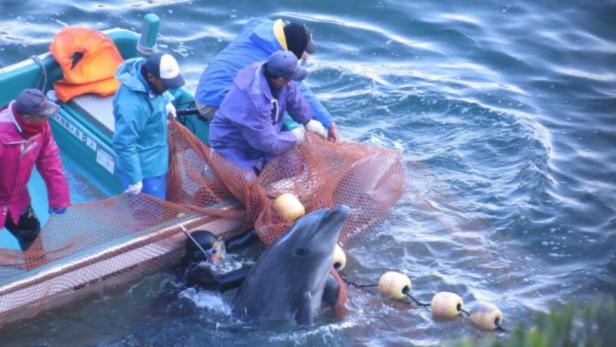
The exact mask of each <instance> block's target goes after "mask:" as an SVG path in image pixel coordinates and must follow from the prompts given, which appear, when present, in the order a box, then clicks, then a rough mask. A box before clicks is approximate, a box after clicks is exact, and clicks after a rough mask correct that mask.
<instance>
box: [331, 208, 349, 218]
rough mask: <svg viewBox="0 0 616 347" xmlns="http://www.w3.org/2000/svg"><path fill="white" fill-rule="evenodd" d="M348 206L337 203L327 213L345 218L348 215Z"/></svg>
mask: <svg viewBox="0 0 616 347" xmlns="http://www.w3.org/2000/svg"><path fill="white" fill-rule="evenodd" d="M349 210H350V208H349V207H348V206H347V205H338V206H336V207H334V208H332V209H331V210H330V211H329V215H330V216H331V215H337V216H339V217H343V218H346V217H347V216H348V215H349Z"/></svg>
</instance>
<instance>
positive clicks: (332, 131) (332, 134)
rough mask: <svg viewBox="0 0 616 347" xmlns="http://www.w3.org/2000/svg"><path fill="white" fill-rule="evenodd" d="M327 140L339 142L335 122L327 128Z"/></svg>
mask: <svg viewBox="0 0 616 347" xmlns="http://www.w3.org/2000/svg"><path fill="white" fill-rule="evenodd" d="M327 140H329V141H331V142H334V143H338V142H340V135H339V134H338V129H337V128H336V124H335V123H332V124H330V125H329V130H328V131H327Z"/></svg>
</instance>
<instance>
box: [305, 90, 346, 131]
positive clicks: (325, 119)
mask: <svg viewBox="0 0 616 347" xmlns="http://www.w3.org/2000/svg"><path fill="white" fill-rule="evenodd" d="M298 89H299V92H300V93H301V94H302V95H303V96H304V98H305V99H306V102H307V103H308V105H309V107H310V109H311V111H312V113H313V115H314V116H313V119H314V120H317V121H319V122H321V124H323V127H325V129H327V138H328V140H330V141H333V142H338V141H340V136H339V135H338V129H337V127H336V124H335V123H334V122H333V120H332V116H331V115H330V114H329V111H327V109H326V108H325V106H323V104H322V103H321V102H320V101H319V99H317V97H316V95H314V93H313V92H312V90H310V88H308V87H307V86H306V85H305V84H304V83H299V84H298Z"/></svg>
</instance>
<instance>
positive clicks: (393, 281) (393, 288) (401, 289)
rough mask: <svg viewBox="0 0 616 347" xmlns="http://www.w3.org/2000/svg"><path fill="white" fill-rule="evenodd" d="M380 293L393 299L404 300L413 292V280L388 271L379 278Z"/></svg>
mask: <svg viewBox="0 0 616 347" xmlns="http://www.w3.org/2000/svg"><path fill="white" fill-rule="evenodd" d="M379 292H381V294H383V295H385V296H388V297H390V298H392V299H397V300H403V299H404V298H406V294H407V293H410V292H411V279H410V278H408V276H406V275H404V274H401V273H399V272H395V271H387V272H386V273H384V274H383V275H381V278H379Z"/></svg>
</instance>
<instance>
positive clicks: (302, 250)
mask: <svg viewBox="0 0 616 347" xmlns="http://www.w3.org/2000/svg"><path fill="white" fill-rule="evenodd" d="M293 254H295V255H299V256H302V255H304V254H306V249H305V248H296V249H295V251H293Z"/></svg>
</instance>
